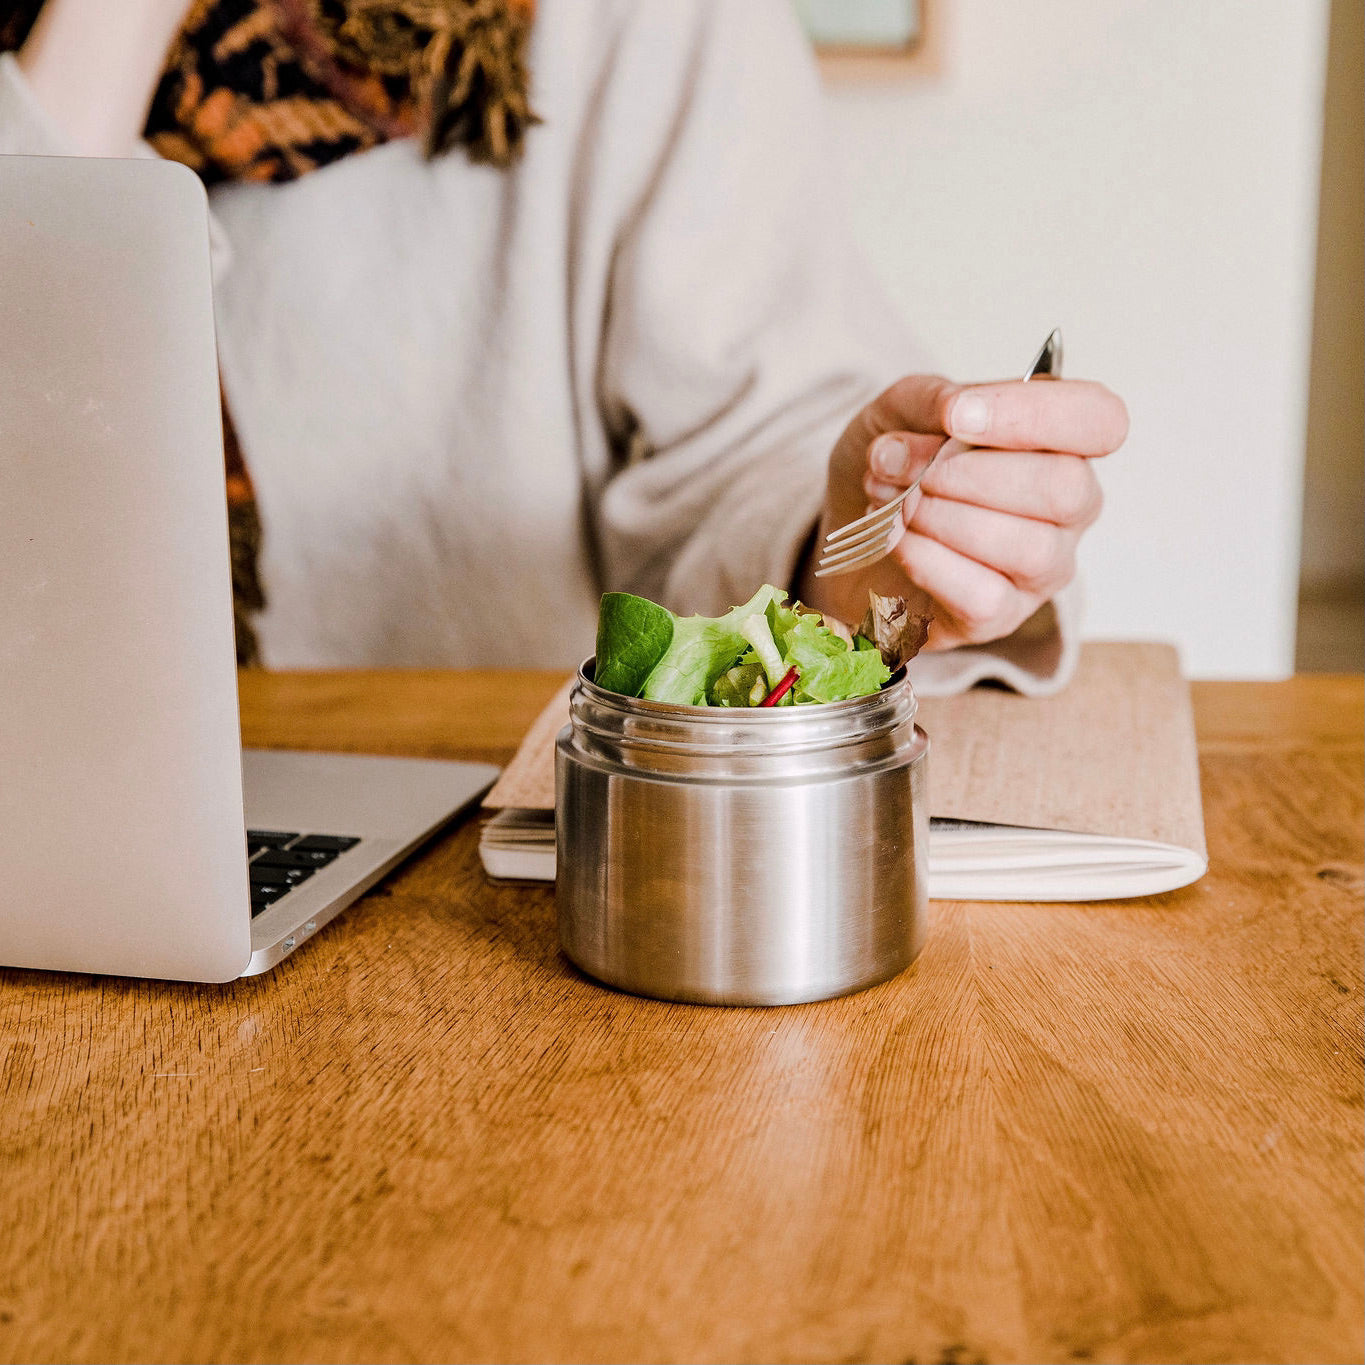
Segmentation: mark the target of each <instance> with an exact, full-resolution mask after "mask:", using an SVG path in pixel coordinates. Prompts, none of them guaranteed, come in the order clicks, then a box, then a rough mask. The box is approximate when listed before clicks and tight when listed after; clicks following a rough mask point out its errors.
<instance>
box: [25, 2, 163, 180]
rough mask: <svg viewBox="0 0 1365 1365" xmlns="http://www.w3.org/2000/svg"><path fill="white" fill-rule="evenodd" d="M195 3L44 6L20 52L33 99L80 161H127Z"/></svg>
mask: <svg viewBox="0 0 1365 1365" xmlns="http://www.w3.org/2000/svg"><path fill="white" fill-rule="evenodd" d="M189 7H190V0H47V3H46V4H45V5H44V6H43V8H42V12H41V13H40V14H39V15H38V18H37V21H36V22H35V23H34V25H33V29H32V31H31V32H30V33H29V35H28V38H27V39H26V41H25V42H24V45H23V47H22V48H21V49H20V50H19V53H18V61H19V66H20V68H21V70H22V71H23V73H24V77H25V79H26V80H27V81H28V84H29V88H30V89H31V90H32V92H33V95H34V98H35V99H36V100H37V101H38V103H39V104H40V105H42V107H43V109H44V111H45V112H46V113H47V115H48V117H49V118H50V119H51V120H52V121H53V122H54V123H55V124H57V126H58V127H59V128H61V130H62V131H63V132H64V133H65V134H66V135H67V137H69V138H70V139H71V142H72V146H73V148H74V149H75V150H76V151H77V152H79V153H81V154H82V155H83V156H130V155H132V152H133V148H134V144H135V143H136V142H137V139H138V138H139V137H140V136H141V135H142V129H143V127H144V126H145V124H146V122H147V110H148V109H149V108H150V107H151V103H152V96H153V94H155V92H156V86H157V81H158V80H159V79H160V76H161V69H162V67H163V66H164V65H165V62H166V53H167V51H168V49H169V48H170V45H171V43H172V42H173V41H174V39H175V36H176V34H177V33H178V32H179V31H180V25H181V22H182V21H183V20H184V18H185V14H186V12H187V11H188V10H189Z"/></svg>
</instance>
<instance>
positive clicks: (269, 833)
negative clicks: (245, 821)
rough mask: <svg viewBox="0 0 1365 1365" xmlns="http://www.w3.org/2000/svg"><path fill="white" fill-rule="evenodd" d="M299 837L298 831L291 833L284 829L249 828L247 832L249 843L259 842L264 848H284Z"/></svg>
mask: <svg viewBox="0 0 1365 1365" xmlns="http://www.w3.org/2000/svg"><path fill="white" fill-rule="evenodd" d="M298 837H299V836H298V834H297V833H295V834H290V833H288V832H287V831H285V830H282V829H249V830H247V832H246V841H247V843H249V844H259V845H260V846H261V847H262V848H283V847H284V845H285V844H292V843H293V842H294V840H295V839H297V838H298Z"/></svg>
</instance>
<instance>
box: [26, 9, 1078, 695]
mask: <svg viewBox="0 0 1365 1365" xmlns="http://www.w3.org/2000/svg"><path fill="white" fill-rule="evenodd" d="M530 57H531V69H532V73H533V82H534V87H533V88H534V99H535V105H536V108H537V110H538V112H539V113H540V114H541V115H542V117H543V119H544V123H543V124H542V125H541V126H539V127H536V128H534V129H532V130H531V133H530V135H529V138H528V144H527V151H526V156H525V158H524V160H523V161H522V162H521V164H520V165H518V166H517V167H516V168H515V169H513V170H511V171H498V170H494V169H491V168H489V167H487V166H476V165H473V164H471V163H470V162H469V160H468V159H467V158H466V157H464V156H463V155H461V154H460V153H458V152H456V153H453V154H450V155H447V156H445V157H443V158H441V159H439V160H437V161H435V162H424V161H423V160H421V158H420V157H419V155H418V154H417V151H416V149H415V148H414V147H413V146H412V145H410V144H408V143H391V144H388V145H386V146H382V147H379V148H376V149H374V150H372V151H368V152H365V153H363V154H361V155H358V156H354V157H351V158H348V159H346V160H344V161H341V162H338V163H336V164H334V165H332V166H329V167H327V168H325V169H323V170H320V171H318V172H315V173H314V174H312V175H309V176H307V177H305V178H304V179H302V180H299V181H296V182H294V183H292V184H287V185H246V184H233V185H224V186H220V187H218V188H216V189H214V190H213V192H212V199H211V204H212V210H213V216H214V220H215V221H214V235H215V248H216V257H215V259H216V289H217V294H216V298H217V310H218V332H219V349H220V356H221V365H222V373H223V381H224V385H225V388H226V391H227V394H228V398H229V401H230V404H231V407H232V412H233V416H234V419H235V421H236V424H237V427H238V431H239V434H240V436H241V439H242V444H243V447H244V449H245V450H246V453H247V457H248V460H249V463H250V466H251V471H252V475H253V478H254V480H255V484H256V489H257V495H258V499H259V504H260V509H261V515H262V520H263V523H264V529H265V545H264V552H263V555H262V560H261V569H262V576H263V579H264V583H265V587H266V591H267V594H268V596H269V599H270V605H269V608H268V610H267V611H266V612H265V613H264V615H263V616H262V618H261V621H260V632H259V633H260V639H261V645H262V650H263V654H264V657H265V661H266V662H267V664H268V665H271V666H274V667H302V668H342V667H371V666H392V665H415V666H426V667H442V666H468V667H473V666H481V667H490V666H491V667H499V666H520V667H528V666H544V667H551V666H553V667H568V666H570V665H572V664H574V663H576V662H577V661H579V660H580V659H581V658H583V657H584V656H585V655H587V654H589V653H591V651H592V645H593V638H594V631H595V620H596V606H597V598H598V595H599V593H600V592H601V591H602V589H603V588H604V587H611V588H624V589H628V590H631V591H636V592H640V593H643V594H646V595H648V596H652V597H655V598H657V599H659V600H661V601H663V602H666V603H667V604H668V605H670V606H671V607H673V608H675V609H677V610H680V611H695V610H701V611H718V610H722V609H724V608H725V607H726V606H728V605H730V604H732V603H734V602H739V601H743V600H744V599H746V598H748V597H749V596H750V595H751V594H752V593H753V591H754V589H755V588H756V587H757V586H758V585H759V584H760V583H762V582H765V581H768V582H773V583H778V584H785V583H787V582H788V581H789V580H790V578H791V576H792V572H793V567H794V564H795V561H796V557H797V555H798V553H799V551H800V548H801V547H802V545H803V544H804V542H805V541H806V540H807V538H808V536H809V535H810V532H811V530H812V527H813V524H814V522H815V519H816V516H817V513H818V509H819V507H820V503H821V498H822V490H823V484H824V477H825V462H826V458H827V456H828V453H829V450H830V448H831V446H832V444H833V442H834V440H835V438H836V437H837V436H838V434H839V432H840V430H841V429H842V427H843V426H844V424H845V423H846V422H847V421H848V419H849V418H850V417H851V416H852V415H853V414H854V413H855V412H856V411H857V409H858V408H859V407H860V406H861V405H862V404H863V403H864V402H866V401H867V400H868V399H869V398H871V397H872V396H873V395H874V394H875V393H876V392H878V390H879V389H880V388H882V387H883V386H884V385H885V384H886V383H888V382H889V381H890V380H891V379H893V378H895V377H896V376H897V375H899V374H902V373H905V372H908V371H912V370H916V369H924V368H926V366H925V364H924V362H923V359H922V357H920V356H919V355H918V354H917V353H916V351H915V349H914V347H913V346H912V345H911V343H910V342H909V341H908V339H907V338H906V336H905V334H904V332H903V331H902V329H901V326H900V325H899V323H898V321H897V319H896V318H895V317H894V316H893V314H892V312H891V310H890V309H889V308H888V307H887V306H886V304H885V303H884V301H883V300H882V298H881V296H880V294H879V291H878V289H877V287H876V285H875V284H874V283H873V282H872V280H871V278H870V277H869V276H868V275H867V274H866V273H865V272H864V268H863V266H862V265H861V263H860V261H859V259H858V257H857V255H856V253H855V252H854V251H853V250H852V249H851V247H850V244H849V241H848V239H847V237H846V235H845V232H844V230H843V227H842V224H841V223H840V221H839V217H840V215H839V212H838V210H839V204H840V198H841V195H840V191H839V189H838V188H837V186H836V184H835V182H834V180H833V179H832V177H831V174H830V171H829V168H828V165H827V162H826V159H825V150H824V147H823V145H822V139H821V131H820V130H821V108H820V92H819V88H818V84H817V80H816V75H815V72H814V70H813V66H812V62H811V60H810V56H809V53H808V51H807V48H806V44H805V42H804V40H803V38H802V36H801V34H800V32H799V31H798V29H797V26H796V24H795V22H794V21H793V19H792V17H791V14H790V7H789V4H788V3H787V0H542V3H541V5H540V7H539V14H538V17H537V20H536V27H535V33H534V39H533V44H532V50H531V54H530ZM66 150H67V147H66V145H65V142H64V140H63V138H62V137H61V135H60V134H59V132H58V131H57V130H56V128H55V127H54V126H53V125H52V124H51V122H50V121H49V120H48V119H47V118H46V116H45V115H44V113H43V111H42V110H41V109H40V108H39V107H38V105H37V103H36V101H35V99H34V97H33V95H32V93H31V92H30V91H29V90H28V88H27V87H26V85H25V82H24V79H23V76H22V74H21V72H20V70H19V68H18V66H17V64H16V63H15V62H14V61H13V59H12V58H8V57H7V58H4V59H0V153H12V152H21V153H22V152H27V153H58V154H60V153H62V152H64V151H66ZM135 150H136V149H133V148H130V154H132V153H134V152H135ZM912 249H913V243H908V244H907V250H912ZM2 457H3V452H0V458H2ZM1073 616H1074V608H1073V607H1072V606H1071V605H1064V606H1062V607H1061V608H1060V609H1059V610H1057V611H1053V610H1051V609H1045V611H1044V612H1043V613H1040V616H1039V617H1036V618H1035V620H1034V622H1033V623H1031V628H1030V629H1027V630H1025V631H1023V632H1021V633H1020V634H1019V635H1017V636H1015V637H1012V638H1011V639H1010V640H1007V641H1002V642H999V643H998V644H996V645H994V646H992V647H990V648H985V649H975V650H961V651H956V652H955V653H953V654H951V655H938V656H930V657H927V658H925V659H924V660H922V661H921V662H920V663H918V664H917V671H916V682H917V684H918V685H919V686H920V687H921V689H922V690H924V691H941V690H951V689H954V688H957V687H961V686H963V685H965V684H966V683H968V682H970V681H972V680H974V679H975V678H978V677H982V676H993V677H998V678H1001V679H1003V680H1005V681H1007V682H1009V683H1011V684H1013V685H1014V686H1017V687H1020V688H1022V689H1025V690H1029V691H1040V690H1049V689H1051V688H1053V687H1055V686H1058V685H1060V683H1061V681H1062V680H1063V679H1064V677H1065V675H1066V674H1067V672H1068V671H1069V669H1070V667H1071V663H1072V656H1073V655H1074V652H1075V633H1076V632H1075V628H1074V621H1073V619H1072V618H1073ZM1059 620H1060V621H1061V622H1062V624H1064V625H1065V627H1066V628H1065V629H1062V628H1061V626H1060V625H1059Z"/></svg>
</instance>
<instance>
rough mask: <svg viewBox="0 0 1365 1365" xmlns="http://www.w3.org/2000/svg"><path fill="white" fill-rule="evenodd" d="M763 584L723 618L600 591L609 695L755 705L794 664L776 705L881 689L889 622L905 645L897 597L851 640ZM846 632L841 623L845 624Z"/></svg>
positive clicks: (602, 669) (604, 681) (603, 676)
mask: <svg viewBox="0 0 1365 1365" xmlns="http://www.w3.org/2000/svg"><path fill="white" fill-rule="evenodd" d="M785 599H786V594H785V593H784V592H782V591H781V589H779V588H774V587H772V586H771V585H770V584H764V586H763V587H761V588H760V589H759V590H758V592H756V593H755V594H754V595H753V597H751V598H750V599H749V601H747V602H745V603H743V604H742V605H741V606H738V607H735V608H733V609H732V610H730V611H728V612H726V613H725V615H724V616H675V615H674V614H673V613H672V612H671V611H668V610H667V609H666V608H664V607H661V606H658V605H657V604H655V603H653V602H650V601H649V600H648V599H646V598H643V597H636V596H634V595H633V594H632V593H621V592H616V593H606V594H604V596H603V598H602V609H601V614H600V616H599V617H598V624H597V682H598V683H599V685H601V686H602V687H605V688H608V689H609V690H611V691H614V692H623V693H625V694H626V695H627V696H632V697H645V698H647V699H649V700H650V701H663V702H674V703H678V704H681V705H684V706H707V705H711V706H757V705H758V704H759V702H761V701H762V700H763V699H764V697H766V696H767V694H768V692H769V691H771V689H772V688H773V687H775V686H777V684H778V683H779V682H780V680H781V679H782V678H783V677H784V676H785V675H786V674H787V673H788V672H789V671H790V670H791V669H792V668H793V667H795V668H796V670H797V674H798V678H797V683H796V686H795V687H794V688H793V689H792V690H791V691H790V692H788V693H787V695H786V696H784V697H783V698H782V701H781V702H780V703H779V705H795V704H799V703H809V702H828V701H843V700H844V699H846V698H848V697H860V696H865V695H867V694H869V693H872V692H875V691H877V689H878V688H880V687H881V686H882V685H883V684H884V683H885V682H886V681H887V679H888V678H889V677H890V676H891V672H892V669H891V668H890V667H888V666H887V662H888V661H887V660H886V658H885V657H884V656H885V654H886V652H887V651H886V649H885V648H884V647H882V648H879V646H881V645H882V641H881V639H880V638H878V637H879V636H880V635H882V634H886V633H888V626H894V628H895V634H896V641H895V643H896V644H900V643H901V642H902V640H904V641H905V642H906V643H911V641H909V640H908V638H907V637H908V636H909V635H910V634H911V631H910V630H908V629H907V628H906V622H905V620H904V611H903V607H902V609H901V611H900V612H899V614H898V613H896V612H894V611H891V610H890V608H891V606H892V605H893V603H894V604H899V599H883V600H882V603H881V606H882V619H879V620H876V621H875V622H874V620H873V618H871V617H870V618H869V621H868V622H867V623H865V624H866V626H867V629H868V631H869V632H872V631H873V630H874V628H875V629H876V634H875V635H874V634H871V633H869V634H866V635H859V636H858V637H857V638H856V639H855V640H853V642H852V644H850V642H849V639H848V637H847V636H846V635H843V634H839V633H836V632H835V631H834V630H831V629H830V627H829V626H828V625H827V624H826V623H825V621H824V619H823V618H822V617H821V616H820V615H819V614H818V613H816V612H812V611H810V610H808V609H806V608H802V607H801V606H800V605H799V604H798V605H796V606H787V605H786V600H785ZM841 629H842V628H841Z"/></svg>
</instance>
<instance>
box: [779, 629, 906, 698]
mask: <svg viewBox="0 0 1365 1365" xmlns="http://www.w3.org/2000/svg"><path fill="white" fill-rule="evenodd" d="M787 658H788V660H789V663H791V664H795V665H796V667H797V668H798V669H799V670H800V676H799V677H798V679H797V683H796V694H797V695H796V700H797V702H798V703H799V702H802V701H844V700H845V699H846V698H848V697H863V696H866V695H867V694H868V693H870V692H875V691H877V689H878V688H880V687H881V686H882V684H883V683H885V682H886V680H887V679H888V678H889V677H890V676H891V670H890V669H889V668H888V667H887V666H886V664H885V662H884V661H883V659H882V656H881V654H880V652H878V651H877V650H875V649H849V647H848V646H847V645H846V644H845V643H844V642H843V640H841V639H840V638H839V637H838V636H837V635H835V634H834V632H833V631H831V630H830V629H828V627H826V626H824V625H821V624H820V623H819V621H818V620H817V618H816V617H814V616H804V617H802V618H801V620H800V621H798V622H797V624H796V625H795V626H794V627H793V628H792V631H791V633H790V635H789V636H788V648H787Z"/></svg>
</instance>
